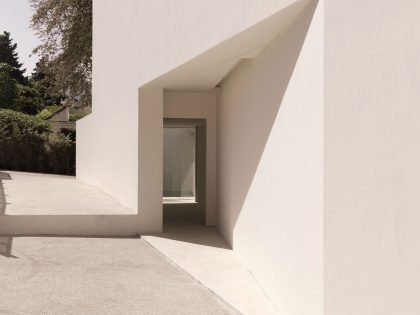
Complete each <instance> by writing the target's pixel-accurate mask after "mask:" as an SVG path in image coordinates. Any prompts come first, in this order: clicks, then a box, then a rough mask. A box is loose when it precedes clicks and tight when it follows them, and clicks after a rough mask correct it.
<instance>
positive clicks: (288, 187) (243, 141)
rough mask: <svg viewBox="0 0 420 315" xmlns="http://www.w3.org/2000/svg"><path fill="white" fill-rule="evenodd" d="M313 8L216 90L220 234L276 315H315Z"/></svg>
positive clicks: (319, 108) (319, 147)
mask: <svg viewBox="0 0 420 315" xmlns="http://www.w3.org/2000/svg"><path fill="white" fill-rule="evenodd" d="M316 3H317V2H316V1H314V2H311V3H310V4H309V5H308V6H307V7H306V8H305V10H304V12H303V13H301V14H300V15H299V17H298V18H297V19H296V21H295V22H293V24H292V25H290V27H289V28H287V29H286V30H285V31H283V32H282V33H281V34H280V35H279V36H278V37H277V38H276V39H275V40H273V41H272V42H271V43H269V44H268V45H267V46H266V47H265V48H264V50H263V51H262V52H261V53H260V54H259V55H258V56H257V57H256V58H255V59H253V60H249V61H245V62H243V63H242V64H240V65H239V66H238V68H237V69H236V70H235V71H234V72H233V73H231V75H230V76H229V77H228V78H227V79H225V80H224V81H223V82H222V84H221V95H220V104H219V108H218V208H219V209H218V210H219V229H220V231H221V232H222V234H223V235H224V237H225V238H226V239H227V240H228V241H229V242H230V243H231V244H232V246H233V249H234V251H235V252H236V253H237V254H239V255H240V256H241V257H242V258H243V259H244V262H245V263H246V265H247V266H248V268H249V269H250V271H251V272H252V273H253V274H254V276H255V277H256V279H257V280H258V281H259V282H260V283H261V285H262V287H263V288H264V289H265V290H266V292H267V294H268V296H269V297H270V298H271V299H272V301H273V302H274V303H275V305H276V306H277V307H278V308H279V310H280V313H281V314H294V315H297V314H305V315H307V314H319V315H320V314H323V56H324V55H323V22H324V21H323V5H322V1H321V2H320V3H319V5H318V7H317V8H316V11H315V14H314V13H313V12H314V10H315V7H316ZM313 14H314V17H313V20H312V22H311V19H312V16H313ZM308 29H309V30H308Z"/></svg>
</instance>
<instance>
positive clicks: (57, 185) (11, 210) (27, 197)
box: [0, 171, 136, 215]
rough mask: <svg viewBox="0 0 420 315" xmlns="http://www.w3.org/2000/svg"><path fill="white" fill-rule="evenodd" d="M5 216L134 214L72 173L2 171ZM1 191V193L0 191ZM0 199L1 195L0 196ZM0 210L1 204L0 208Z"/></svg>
mask: <svg viewBox="0 0 420 315" xmlns="http://www.w3.org/2000/svg"><path fill="white" fill-rule="evenodd" d="M0 175H1V177H0V181H1V184H0V185H1V186H2V187H0V190H3V193H4V197H5V198H4V199H5V204H4V209H2V211H0V214H6V215H117V214H136V211H134V210H131V209H128V208H126V207H124V206H123V205H121V204H120V203H119V202H118V201H116V200H115V199H114V198H112V197H111V196H109V195H107V194H105V193H104V192H102V191H101V190H99V189H98V188H95V187H93V186H90V185H87V184H85V183H82V182H81V181H79V180H77V179H76V178H75V177H73V176H62V175H50V174H35V173H24V172H13V171H1V174H0ZM0 194H1V192H0ZM0 199H2V198H1V195H0ZM0 209H1V207H0Z"/></svg>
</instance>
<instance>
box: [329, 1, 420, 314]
mask: <svg viewBox="0 0 420 315" xmlns="http://www.w3.org/2000/svg"><path fill="white" fill-rule="evenodd" d="M326 3H327V4H326V28H325V29H326V38H325V60H326V65H325V93H326V94H325V105H326V111H325V165H326V169H325V193H326V195H325V196H326V197H325V240H326V243H325V245H326V248H325V270H326V273H325V276H326V278H325V292H326V293H325V294H326V314H327V315H336V314H340V315H354V314H357V315H395V314H400V315H415V314H420V302H419V292H420V268H419V266H420V242H419V240H420V229H419V227H420V211H419V210H420V163H419V161H420V105H419V104H420V88H419V82H420V41H419V40H418V39H419V38H420V23H419V12H420V2H419V1H417V0H406V1H398V0H370V1H363V0H333V1H326Z"/></svg>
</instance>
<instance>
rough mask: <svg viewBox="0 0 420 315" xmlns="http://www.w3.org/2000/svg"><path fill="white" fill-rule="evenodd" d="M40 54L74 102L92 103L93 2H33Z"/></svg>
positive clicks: (35, 0)
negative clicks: (39, 41) (39, 40)
mask: <svg viewBox="0 0 420 315" xmlns="http://www.w3.org/2000/svg"><path fill="white" fill-rule="evenodd" d="M31 5H32V8H33V9H34V11H35V13H34V15H33V16H32V28H33V29H34V30H35V31H36V33H37V35H38V36H39V37H40V39H41V40H42V44H41V45H40V46H39V47H37V48H36V49H35V50H34V52H35V53H38V54H39V55H40V56H41V57H42V58H44V60H45V62H46V63H47V64H48V68H49V69H50V70H51V72H52V73H53V74H54V76H55V84H56V85H57V86H58V88H59V90H60V91H61V93H62V94H65V95H66V96H68V99H69V100H70V102H73V101H75V100H80V103H81V104H80V105H90V104H91V86H92V84H91V78H92V0H31Z"/></svg>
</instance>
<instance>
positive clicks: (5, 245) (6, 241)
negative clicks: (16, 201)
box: [0, 172, 16, 258]
mask: <svg viewBox="0 0 420 315" xmlns="http://www.w3.org/2000/svg"><path fill="white" fill-rule="evenodd" d="M11 179H12V177H11V176H10V174H9V173H6V172H0V220H1V216H2V215H5V213H6V206H7V201H6V193H5V191H4V185H3V181H4V180H11ZM12 242H13V238H12V237H10V236H1V231H0V256H4V257H8V258H16V257H15V256H13V255H12Z"/></svg>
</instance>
